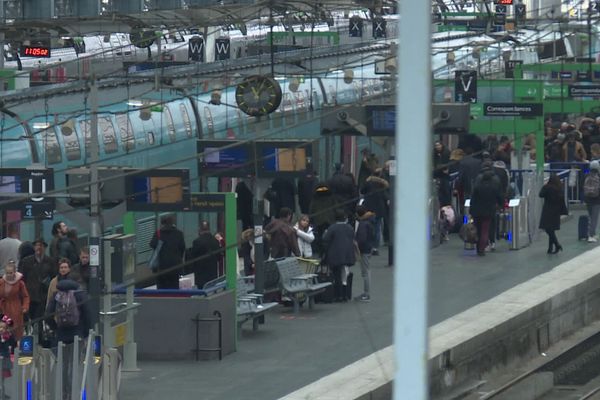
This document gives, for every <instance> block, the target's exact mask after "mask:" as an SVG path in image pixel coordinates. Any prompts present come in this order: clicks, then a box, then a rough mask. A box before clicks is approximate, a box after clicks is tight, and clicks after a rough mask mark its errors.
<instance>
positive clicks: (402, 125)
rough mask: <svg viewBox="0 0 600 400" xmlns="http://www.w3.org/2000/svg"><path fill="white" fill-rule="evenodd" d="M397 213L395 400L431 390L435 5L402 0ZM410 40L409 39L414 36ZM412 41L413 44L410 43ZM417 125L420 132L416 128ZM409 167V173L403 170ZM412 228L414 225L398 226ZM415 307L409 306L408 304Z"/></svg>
mask: <svg viewBox="0 0 600 400" xmlns="http://www.w3.org/2000/svg"><path fill="white" fill-rule="evenodd" d="M399 7H400V16H401V17H403V18H401V19H400V20H399V24H398V25H399V30H398V32H399V34H398V42H399V43H404V44H403V45H400V48H399V49H398V64H397V65H398V71H399V72H398V87H397V101H396V104H397V109H396V115H397V120H396V121H397V122H396V140H397V141H399V142H401V143H402V146H397V145H396V175H397V178H398V180H397V181H396V187H395V193H394V194H395V200H396V201H397V203H402V204H411V207H397V209H396V210H395V211H396V213H395V214H394V224H393V225H394V229H395V231H394V251H395V254H394V268H395V269H396V271H395V273H394V344H395V350H394V355H395V365H396V370H395V373H394V389H393V391H394V399H395V400H400V399H411V400H425V399H427V398H428V390H427V269H428V243H427V242H428V239H427V220H428V218H427V200H428V194H429V193H428V192H429V180H430V171H431V165H430V162H431V161H430V160H431V157H430V152H431V130H430V126H431V115H430V114H431V93H430V89H429V88H430V87H431V74H430V73H429V72H427V71H431V65H430V58H431V54H430V38H431V5H430V4H429V3H427V2H425V1H402V2H399ZM409 38H410V39H409ZM409 40H410V45H408V43H407V42H408V41H409ZM415 127H416V130H415ZM403 171H406V173H405V174H403V173H402V172H403ZM400 224H402V226H403V227H408V226H410V227H412V229H399V227H400ZM408 305H410V306H408Z"/></svg>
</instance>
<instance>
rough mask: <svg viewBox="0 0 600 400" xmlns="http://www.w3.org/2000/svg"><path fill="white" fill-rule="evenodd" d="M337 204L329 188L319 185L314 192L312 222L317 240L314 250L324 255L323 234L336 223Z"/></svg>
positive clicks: (311, 209) (322, 184)
mask: <svg viewBox="0 0 600 400" xmlns="http://www.w3.org/2000/svg"><path fill="white" fill-rule="evenodd" d="M336 208H337V203H336V200H335V197H334V195H333V193H332V192H331V190H329V186H327V184H326V183H323V182H321V183H319V184H318V185H317V186H316V187H315V190H314V194H313V199H312V202H311V203H310V221H311V223H312V225H313V227H314V233H315V240H314V242H313V250H314V251H315V252H317V253H319V254H323V241H322V239H323V234H324V233H325V231H326V230H327V228H329V225H331V224H333V223H335V209H336Z"/></svg>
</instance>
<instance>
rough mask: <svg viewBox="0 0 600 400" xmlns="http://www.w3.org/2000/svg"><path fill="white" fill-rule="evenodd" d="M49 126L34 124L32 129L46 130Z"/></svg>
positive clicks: (41, 123)
mask: <svg viewBox="0 0 600 400" xmlns="http://www.w3.org/2000/svg"><path fill="white" fill-rule="evenodd" d="M48 128H50V124H49V123H48V122H34V123H33V129H48Z"/></svg>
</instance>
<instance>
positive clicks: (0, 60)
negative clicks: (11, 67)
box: [0, 0, 4, 69]
mask: <svg viewBox="0 0 600 400" xmlns="http://www.w3.org/2000/svg"><path fill="white" fill-rule="evenodd" d="M2 3H4V0H2V1H0V4H2ZM3 68H4V32H0V69H3Z"/></svg>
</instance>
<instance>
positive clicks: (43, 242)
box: [33, 238, 48, 247]
mask: <svg viewBox="0 0 600 400" xmlns="http://www.w3.org/2000/svg"><path fill="white" fill-rule="evenodd" d="M36 243H41V244H43V245H44V247H48V243H46V242H45V241H44V239H43V238H37V239H35V240H34V241H33V245H34V246H35V244H36Z"/></svg>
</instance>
